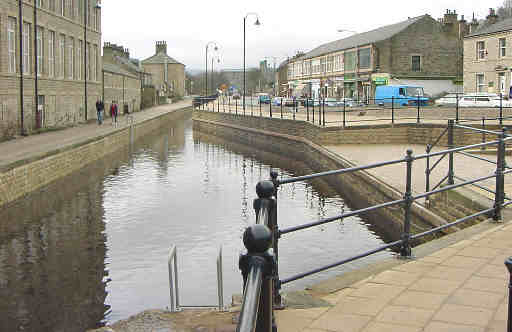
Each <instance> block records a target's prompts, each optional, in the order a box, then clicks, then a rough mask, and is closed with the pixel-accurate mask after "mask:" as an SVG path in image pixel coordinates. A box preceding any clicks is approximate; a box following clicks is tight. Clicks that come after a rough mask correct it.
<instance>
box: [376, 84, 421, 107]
mask: <svg viewBox="0 0 512 332" xmlns="http://www.w3.org/2000/svg"><path fill="white" fill-rule="evenodd" d="M393 98H394V99H393ZM393 100H394V104H395V105H400V106H409V105H410V106H418V100H419V103H420V105H421V106H426V105H427V103H428V98H427V97H425V95H424V93H423V88H422V87H421V86H413V85H379V86H377V88H376V89H375V103H376V104H378V105H385V104H391V102H392V101H393Z"/></svg>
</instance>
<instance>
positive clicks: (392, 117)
mask: <svg viewBox="0 0 512 332" xmlns="http://www.w3.org/2000/svg"><path fill="white" fill-rule="evenodd" d="M391 124H395V96H392V97H391Z"/></svg>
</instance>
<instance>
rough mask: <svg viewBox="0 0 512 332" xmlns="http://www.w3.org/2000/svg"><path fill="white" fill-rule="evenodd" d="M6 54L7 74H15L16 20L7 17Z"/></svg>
mask: <svg viewBox="0 0 512 332" xmlns="http://www.w3.org/2000/svg"><path fill="white" fill-rule="evenodd" d="M7 21H8V22H7V44H8V46H7V48H8V50H7V53H8V62H9V65H8V68H7V70H8V72H9V73H15V72H16V24H17V22H16V18H15V17H8V19H7Z"/></svg>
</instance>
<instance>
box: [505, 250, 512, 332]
mask: <svg viewBox="0 0 512 332" xmlns="http://www.w3.org/2000/svg"><path fill="white" fill-rule="evenodd" d="M505 266H506V267H507V270H508V273H509V275H510V278H509V282H508V319H507V332H512V257H509V258H507V259H506V260H505Z"/></svg>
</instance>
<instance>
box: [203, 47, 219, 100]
mask: <svg viewBox="0 0 512 332" xmlns="http://www.w3.org/2000/svg"><path fill="white" fill-rule="evenodd" d="M210 45H214V47H213V50H214V51H217V50H218V49H219V47H218V46H217V43H216V42H214V41H211V42H208V43H207V44H206V47H205V49H206V52H205V53H206V57H205V66H206V69H205V71H204V73H205V82H204V96H205V97H206V96H208V46H210Z"/></svg>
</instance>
